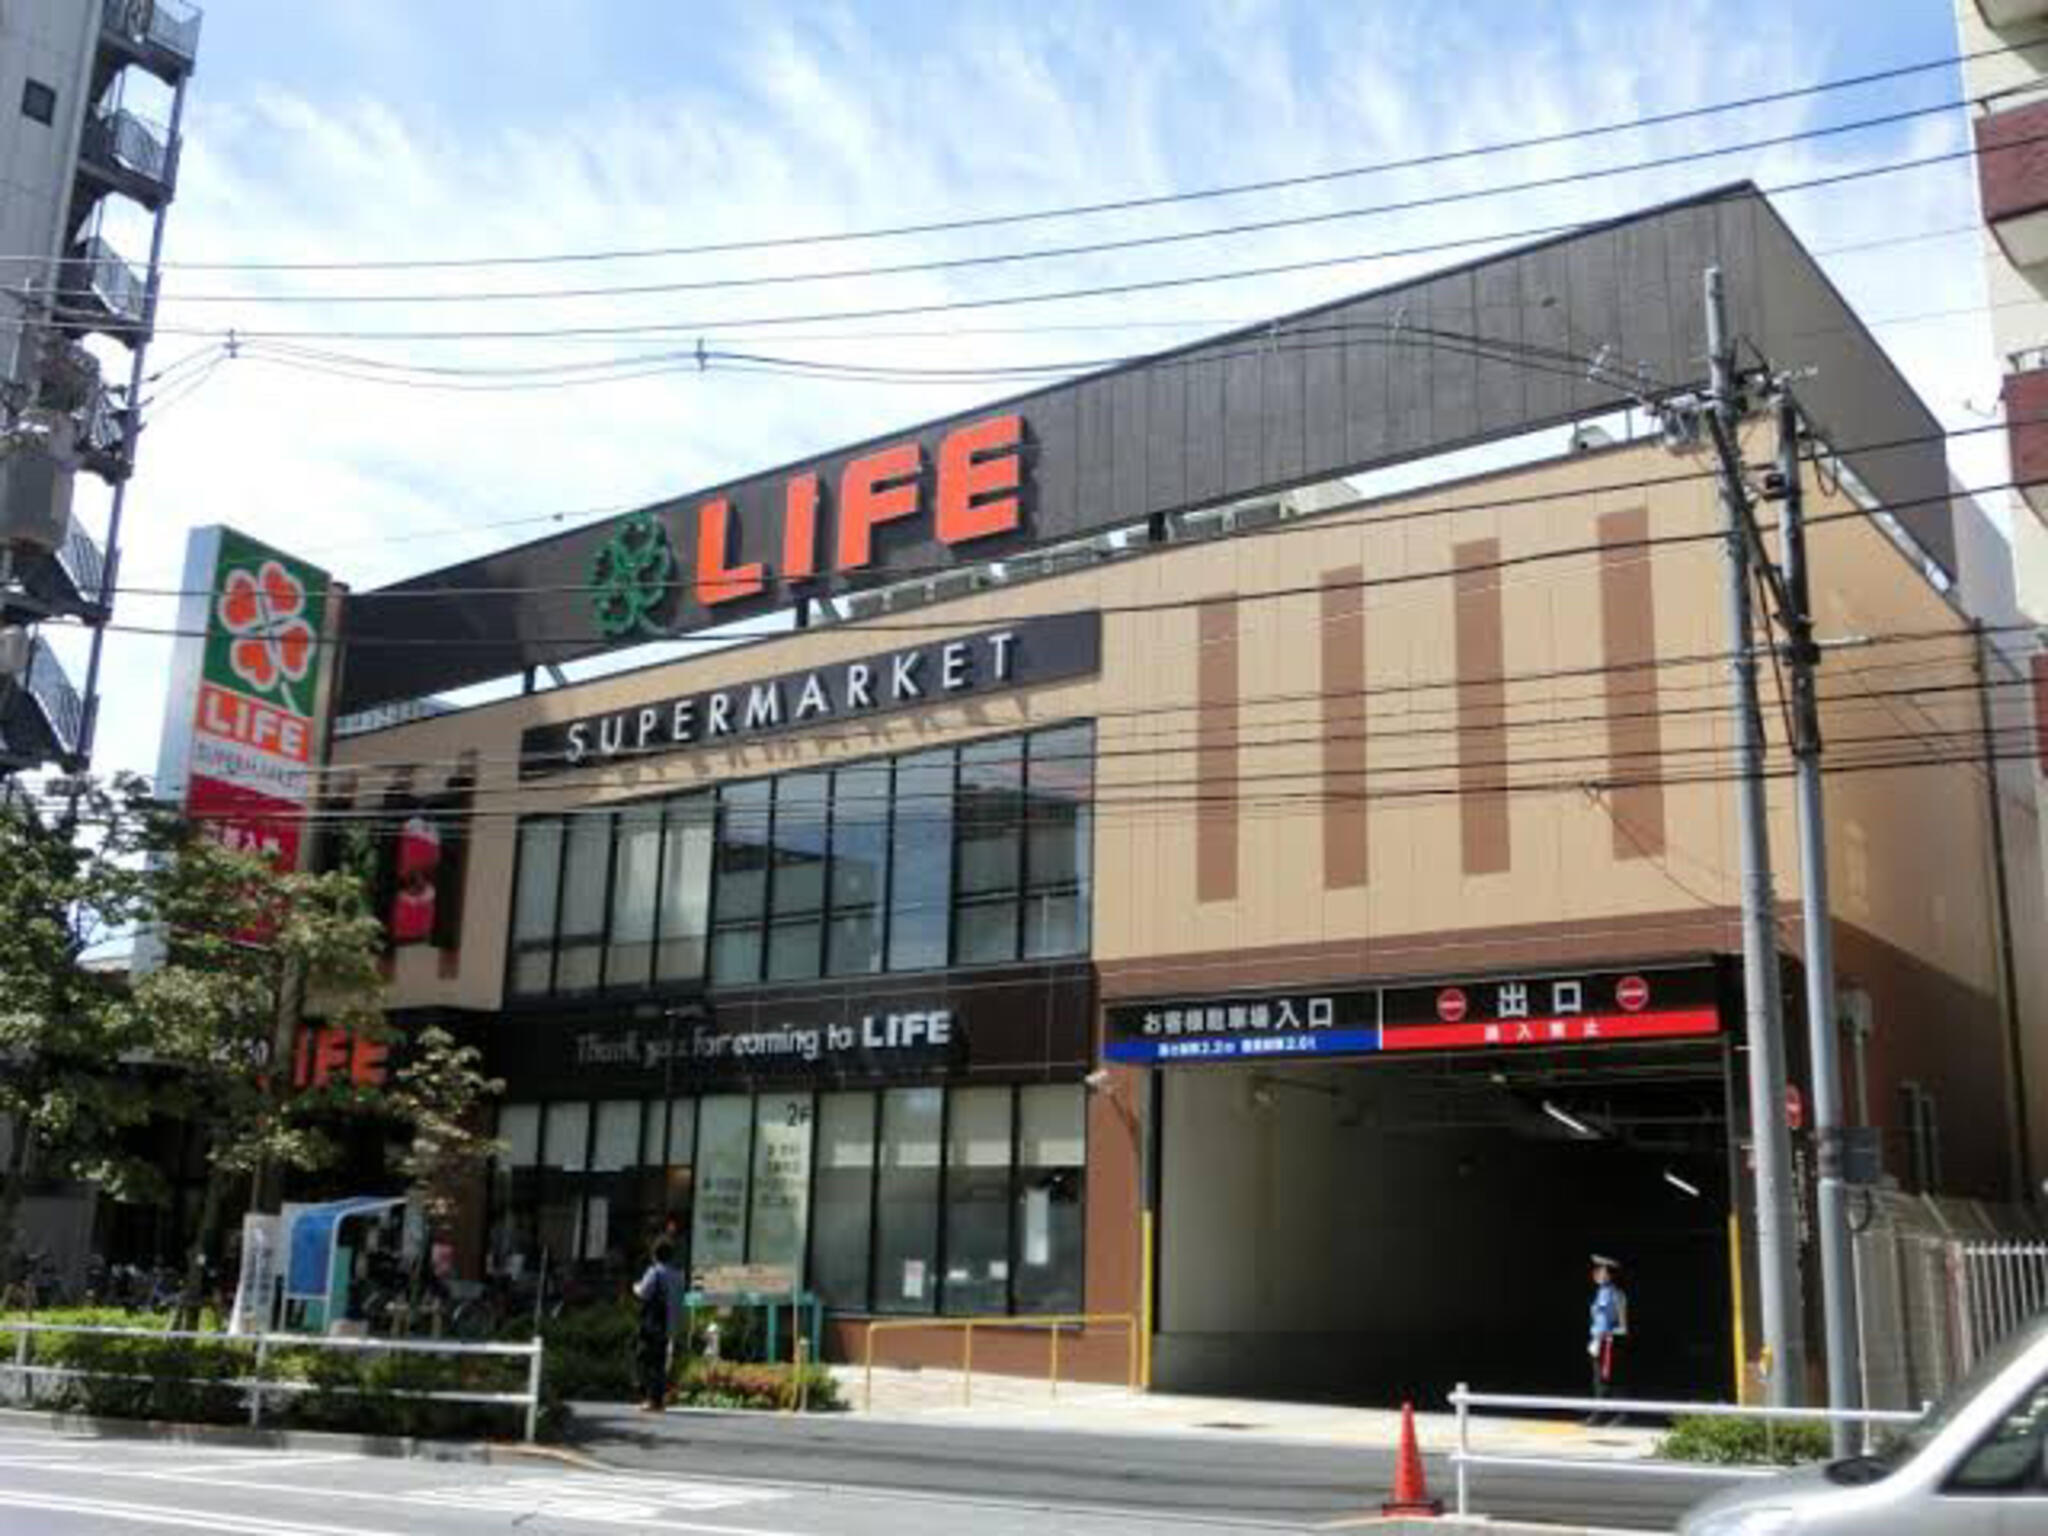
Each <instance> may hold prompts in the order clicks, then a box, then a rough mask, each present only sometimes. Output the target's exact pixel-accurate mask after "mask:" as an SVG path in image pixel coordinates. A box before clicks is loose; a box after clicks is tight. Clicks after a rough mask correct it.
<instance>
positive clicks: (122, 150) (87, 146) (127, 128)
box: [80, 107, 174, 195]
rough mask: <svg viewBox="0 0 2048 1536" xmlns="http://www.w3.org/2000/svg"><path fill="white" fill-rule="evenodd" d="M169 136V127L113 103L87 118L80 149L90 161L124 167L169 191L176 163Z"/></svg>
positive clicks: (121, 169) (109, 166)
mask: <svg viewBox="0 0 2048 1536" xmlns="http://www.w3.org/2000/svg"><path fill="white" fill-rule="evenodd" d="M170 137H171V136H170V133H169V131H168V130H167V129H165V128H162V127H160V126H159V125H157V124H155V123H152V122H149V121H147V120H146V119H144V118H140V117H137V116H136V115H135V114H134V113H133V112H130V111H129V110H128V109H127V108H126V107H114V108H112V109H110V110H105V111H99V112H95V113H93V115H92V116H90V117H88V118H87V119H86V120H85V137H84V141H83V143H82V145H81V146H80V153H81V155H82V156H83V158H85V159H86V160H88V161H90V162H96V163H97V164H99V165H102V166H105V167H108V168H109V169H112V170H114V171H124V172H126V173H127V174H128V175H129V176H131V177H135V178H137V179H139V180H141V181H143V182H146V183H148V184H149V185H150V186H151V187H152V188H154V189H155V190H157V191H158V192H159V193H160V194H162V195H168V194H169V192H170V190H171V174H172V167H173V164H174V161H173V157H172V155H171V148H170Z"/></svg>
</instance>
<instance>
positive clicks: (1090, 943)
mask: <svg viewBox="0 0 2048 1536" xmlns="http://www.w3.org/2000/svg"><path fill="white" fill-rule="evenodd" d="M1058 734H1072V735H1075V736H1076V737H1078V738H1079V739H1080V741H1081V742H1082V743H1084V744H1085V747H1086V752H1085V754H1084V755H1085V758H1086V763H1085V767H1086V774H1085V783H1084V785H1083V786H1082V787H1081V788H1079V789H1078V790H1077V791H1076V792H1075V793H1074V794H1073V796H1072V798H1071V800H1065V799H1063V800H1062V802H1061V803H1062V805H1070V806H1071V809H1072V814H1071V816H1070V817H1066V816H1065V813H1064V812H1062V818H1063V819H1062V820H1060V821H1059V823H1058V824H1062V825H1065V826H1067V827H1069V828H1070V832H1071V839H1072V841H1073V843H1074V849H1073V866H1074V872H1073V874H1072V875H1071V876H1070V877H1063V878H1059V879H1044V878H1041V876H1040V875H1039V873H1038V872H1037V868H1036V866H1037V864H1038V860H1037V858H1035V857H1034V849H1033V843H1034V839H1035V834H1036V832H1037V831H1038V830H1039V828H1040V826H1041V825H1042V824H1043V823H1044V822H1045V821H1047V820H1053V819H1054V818H1052V817H1051V815H1050V813H1048V815H1047V816H1045V817H1041V815H1040V813H1039V810H1038V807H1037V803H1036V797H1035V795H1034V793H1033V785H1034V780H1035V779H1036V777H1037V773H1036V765H1037V764H1038V762H1039V761H1040V760H1041V759H1040V755H1039V753H1040V748H1039V746H1038V743H1039V741H1040V740H1041V738H1044V737H1047V736H1053V735H1058ZM1095 741H1096V722H1095V720H1094V719H1093V718H1092V717H1088V716H1078V717H1071V718H1068V719H1064V720H1058V721H1053V722H1049V723H1046V724H1043V725H1036V726H1033V727H1031V728H1030V729H1026V730H1009V731H1002V732H996V733H992V734H988V735H982V736H972V737H968V738H965V739H964V740H959V741H949V742H941V743H937V744H934V745H930V746H915V745H913V746H910V747H909V749H908V750H899V751H895V752H887V753H875V754H872V755H869V756H864V757H854V758H848V759H845V760H841V761H835V762H830V763H822V764H814V765H807V766H803V767H798V768H793V769H791V770H789V771H788V772H785V773H779V774H763V775H756V776H752V777H739V778H732V779H727V780H722V781H720V782H718V783H715V784H712V785H708V786H703V787H695V788H689V789H684V790H679V791H671V792H669V793H666V794H662V795H654V796H645V797H642V798H639V799H635V800H625V801H619V802H615V803H603V804H600V805H594V806H588V807H581V808H576V809H570V810H558V811H552V812H548V813H544V814H542V815H538V816H529V817H522V818H521V819H520V821H519V822H518V824H517V828H516V831H515V853H514V860H513V873H512V903H511V905H512V912H511V914H510V919H511V920H510V921H509V922H508V939H507V944H506V959H505V972H504V978H503V996H504V998H505V1000H506V1003H507V1004H508V1005H513V1006H529V1005H532V1004H536V1003H543V1002H547V1001H550V1000H574V1001H579V1002H580V1001H586V1000H597V999H616V998H632V997H659V996H663V995H672V994H677V993H682V994H701V993H711V992H743V991H746V990H748V989H752V988H759V987H778V986H780V987H789V986H805V985H810V984H814V983H829V982H834V981H838V982H846V981H852V980H857V979H860V978H869V977H884V976H912V975H917V974H920V973H929V972H934V971H946V970H954V969H963V970H981V969H993V968H997V967H1002V966H1012V965H1019V964H1026V965H1029V964H1052V963H1058V962H1061V961H1070V960H1085V959H1086V958H1087V957H1088V956H1089V955H1090V954H1091V953H1092V952H1093V948H1094V933H1095V923H1094V910H1093V907H1094V892H1095V878H1094V875H1095V867H1094V866H1095V860H1094V848H1093V838H1094V832H1095V824H1096V818H1095V815H1094V807H1095V789H1096V785H1095V760H1094V751H1095ZM941 753H943V754H945V760H944V762H943V764H942V763H940V762H939V761H937V760H936V759H937V758H938V756H939V754H941ZM977 754H980V755H983V756H988V757H989V759H990V762H991V763H992V764H994V765H995V766H997V767H1002V766H1005V765H1006V764H1008V763H1009V762H1010V761H1011V759H1010V757H1009V756H1006V755H1005V754H1014V767H1015V782H1014V785H1013V786H1011V787H1010V789H1009V790H1008V793H1009V794H1010V795H1011V797H1012V798H1013V800H1014V802H1015V811H1016V821H1017V825H1016V826H1015V827H1013V828H1011V829H1009V830H1010V835H1011V837H1012V839H1013V854H1014V860H1015V881H1014V884H1011V885H1007V886H1004V887H1002V888H1000V889H997V888H990V889H988V890H985V891H982V890H977V891H973V892H968V891H966V890H964V889H963V883H964V882H963V873H964V871H963V865H964V861H963V859H962V857H961V851H962V840H963V833H964V832H971V831H972V826H971V819H970V818H968V817H966V816H963V814H962V800H961V796H962V793H963V787H962V786H963V783H964V782H965V781H966V780H967V779H968V778H970V777H971V776H972V775H973V771H974V768H975V766H976V765H975V763H974V758H975V756H976V755H977ZM921 760H922V761H921ZM907 763H909V764H916V765H917V767H918V768H919V769H920V770H921V772H920V773H919V775H918V777H919V778H925V777H929V779H930V783H929V785H928V786H926V785H918V784H915V783H913V786H912V787H911V792H914V793H918V794H920V795H925V794H929V795H931V796H934V797H937V796H940V795H941V794H943V798H944V801H945V804H944V806H943V810H942V811H941V810H940V808H939V807H936V806H935V807H933V808H932V810H933V814H932V815H930V816H928V817H927V816H923V815H906V814H905V813H904V811H903V804H904V798H905V794H906V785H905V782H904V780H905V774H904V765H905V764H907ZM850 774H863V775H872V776H873V777H874V778H875V781H876V785H877V788H878V789H879V791H880V793H881V795H882V798H883V804H882V806H881V807H880V814H879V815H878V816H877V817H876V818H875V819H874V820H873V821H872V822H868V820H867V818H865V817H863V818H861V821H862V824H863V826H865V827H868V828H869V829H871V830H872V832H873V833H874V836H875V837H876V839H877V850H876V855H875V857H876V860H877V863H876V874H877V880H876V886H875V891H874V896H873V900H872V901H862V902H845V901H842V900H841V897H840V893H839V892H838V891H837V890H836V889H835V877H836V874H837V864H838V860H839V848H838V842H839V836H840V828H841V825H842V821H843V820H844V817H843V815H842V810H843V808H842V806H841V803H840V795H839V785H840V783H841V781H842V779H843V778H845V777H846V776H848V775H850ZM800 776H811V777H815V778H818V779H821V780H822V781H823V784H824V792H823V794H822V796H820V797H819V798H818V799H817V801H816V811H817V814H818V816H819V819H820V821H819V827H818V832H817V836H816V838H815V839H814V841H815V842H816V843H817V845H818V848H819V849H820V850H821V852H820V862H821V864H822V869H821V871H820V873H819V887H820V888H819V891H818V901H817V905H816V906H815V908H809V909H806V910H805V911H803V912H801V913H795V912H792V913H780V912H778V910H777V899H778V887H779V886H780V884H781V858H782V855H781V851H780V848H779V845H778V842H777V839H778V837H779V835H780V833H781V824H782V817H783V811H784V805H783V802H784V795H783V788H784V786H785V785H786V784H787V783H788V782H790V781H791V780H792V779H794V778H797V777H800ZM941 779H943V782H944V789H943V791H941V789H940V785H939V781H940V780H941ZM736 797H744V799H745V800H751V799H753V798H754V797H759V800H760V804H759V805H758V806H755V805H752V804H747V803H741V804H738V805H735V804H733V803H732V802H733V800H734V799H735V798H736ZM806 804H807V809H806V810H805V812H804V814H806V815H809V814H810V813H811V812H810V809H809V808H808V804H809V803H808V802H807V803H806ZM706 810H708V813H709V814H708V816H706V815H705V814H704V812H705V811H706ZM756 815H759V816H760V818H761V825H760V827H759V829H758V842H759V843H760V848H761V857H762V860H763V868H762V869H761V871H760V877H761V885H760V903H759V905H760V911H759V913H758V914H757V915H756V914H752V913H751V912H750V914H749V915H748V916H746V917H738V918H736V917H732V916H730V915H729V914H726V913H724V912H723V911H722V908H723V906H724V904H723V903H722V902H721V901H720V899H719V897H720V891H719V886H720V883H721V879H722V878H724V876H725V871H726V868H727V859H726V857H725V855H726V852H727V847H728V840H729V835H730V834H729V829H730V828H731V827H732V826H733V825H734V824H735V818H737V817H743V818H749V819H751V818H753V817H754V816H756ZM700 818H701V822H700ZM927 822H929V823H936V825H931V826H929V828H928V830H929V831H931V832H935V833H936V832H938V831H939V830H940V827H941V826H942V827H943V841H944V844H945V849H944V852H945V857H946V860H947V868H946V871H945V891H944V895H943V897H939V896H938V895H937V893H936V892H933V893H932V894H933V897H934V899H933V900H932V901H930V902H919V903H914V904H913V906H912V907H911V908H910V909H909V910H907V911H899V910H898V908H899V906H900V905H902V903H903V901H904V899H905V891H904V884H905V882H904V878H903V876H904V870H905V869H906V868H907V867H908V866H907V864H906V862H905V860H906V856H907V855H908V853H909V851H910V850H908V849H906V848H905V847H904V846H902V838H903V837H904V836H905V835H906V834H907V833H909V834H913V835H914V833H915V831H916V830H917V828H918V826H919V824H920V823H927ZM590 823H601V824H602V826H603V828H604V850H603V869H602V872H601V876H600V878H601V882H602V884H601V891H602V902H601V907H602V911H601V915H600V918H599V926H598V927H597V928H596V929H595V930H592V931H579V932H577V933H575V934H573V935H568V936H567V938H568V939H569V940H571V941H573V948H574V949H575V950H576V952H577V953H576V956H575V957H574V958H576V959H577V961H578V963H579V964H580V963H582V954H581V952H582V950H583V949H584V947H586V946H589V947H591V948H593V949H594V950H595V955H596V967H595V968H596V980H595V982H594V983H593V984H592V985H591V986H589V987H578V988H576V989H574V990H573V991H571V990H565V988H564V986H563V949H564V944H565V933H564V927H563V923H564V915H565V909H566V905H567V897H568V894H569V893H568V891H567V889H566V886H567V882H568V878H569V874H570V868H571V854H572V852H573V851H575V845H576V843H577V838H578V833H579V830H580V829H581V828H583V827H584V826H586V825H588V824H590ZM698 824H702V825H705V826H706V827H707V828H708V830H707V832H706V834H705V835H706V855H705V857H706V864H707V867H706V870H705V878H704V893H703V932H702V934H701V935H699V936H697V937H696V939H695V942H698V943H700V944H701V946H702V960H701V965H700V966H699V968H698V970H697V972H696V974H694V975H688V976H681V975H679V976H663V975H662V974H661V972H662V968H663V951H664V949H665V948H666V947H667V946H669V945H670V944H672V943H674V944H686V943H690V942H692V937H691V935H689V934H688V933H687V932H686V931H682V930H677V931H674V932H672V931H671V928H670V923H669V919H670V918H672V917H675V916H679V915H681V914H682V913H684V912H685V911H687V907H688V903H687V902H680V901H671V899H670V897H671V893H670V891H669V890H668V884H669V882H670V880H671V879H672V878H678V877H679V871H678V868H677V859H678V858H684V859H686V860H687V859H688V854H687V852H686V849H687V845H688V842H689V840H690V839H691V837H692V835H693V832H692V828H693V826H695V825H698ZM545 827H552V828H553V829H554V830H553V833H552V835H553V837H554V839H555V848H554V871H553V879H552V890H551V900H550V907H549V918H550V928H551V932H550V934H549V936H548V938H546V939H545V940H542V939H538V938H529V939H520V938H518V937H517V936H516V934H517V917H518V902H519V890H520V885H521V881H522V879H523V878H524V877H525V875H526V872H527V870H528V868H529V863H528V861H529V859H530V857H531V854H532V846H531V845H532V843H533V842H534V841H535V840H536V838H537V837H538V834H539V829H541V828H545ZM628 834H631V835H634V836H642V835H651V836H652V837H653V839H654V851H653V864H654V908H653V922H652V928H651V931H650V934H649V936H648V937H647V939H646V945H647V948H648V951H649V953H648V957H647V963H646V965H645V966H644V967H642V966H639V965H634V966H632V967H630V970H631V974H630V975H621V974H620V971H621V968H620V967H619V966H617V965H615V963H614V958H613V950H614V948H615V947H616V946H617V944H618V943H619V940H618V938H617V935H616V933H615V930H616V928H617V926H618V914H619V909H620V901H619V895H620V893H619V891H618V882H619V879H620V871H621V867H622V865H621V859H622V853H623V849H624V838H625V837H626V836H627V835H628ZM672 844H674V845H675V846H672ZM1058 901H1066V902H1071V903H1073V905H1074V918H1073V938H1074V939H1075V941H1076V942H1074V943H1072V944H1071V945H1070V946H1069V947H1066V948H1064V949H1040V950H1037V951H1034V948H1033V935H1034V932H1038V931H1040V930H1045V931H1049V927H1048V925H1046V924H1044V923H1042V922H1040V923H1035V922H1034V913H1037V912H1038V911H1039V910H1040V908H1042V907H1044V906H1045V905H1046V904H1047V903H1050V902H1058ZM750 905H751V904H750ZM941 907H942V910H940V909H941ZM928 908H929V909H930V910H929V911H928V910H927V909H928ZM995 908H1004V909H1006V910H1007V912H1008V914H1009V925H1008V926H1009V938H1010V942H1009V943H1008V944H1007V945H1002V946H997V947H996V949H992V950H991V951H990V952H989V953H988V954H987V955H986V956H980V957H972V958H968V957H964V956H963V950H962V944H961V936H962V933H963V932H964V931H965V929H964V924H963V922H962V918H963V916H965V915H967V914H968V913H970V912H974V911H979V910H984V909H995ZM932 912H938V917H937V919H936V920H937V921H938V922H940V923H941V924H942V925H943V930H944V931H943V933H941V934H935V935H931V936H930V937H931V939H932V941H933V942H932V944H930V945H927V946H926V948H927V949H928V950H930V953H921V954H917V955H910V956H898V955H897V954H896V953H895V951H896V949H897V947H898V941H899V939H901V938H902V937H903V936H904V935H903V932H902V929H903V925H904V921H905V920H906V918H916V919H917V920H919V921H923V920H925V919H927V918H930V917H931V915H932ZM842 918H844V919H864V920H865V921H867V922H868V923H869V924H870V925H871V927H872V930H873V934H872V945H871V948H872V953H873V956H874V964H873V965H872V966H871V967H867V968H862V969H853V968H845V969H842V968H840V967H839V966H838V965H836V964H835V961H836V960H837V958H838V957H837V956H836V955H835V951H834V932H835V929H836V927H837V925H838V923H839V922H840V920H841V919H842ZM794 925H802V926H806V927H808V926H812V925H815V928H816V943H815V948H816V951H817V953H816V955H815V957H814V959H815V964H814V965H809V966H806V967H804V968H803V970H802V973H801V974H795V973H792V974H786V975H781V976H777V975H775V974H774V973H773V955H774V952H775V935H776V932H777V930H778V929H779V928H785V927H789V926H794ZM741 933H747V934H750V935H751V937H752V940H753V942H754V946H755V953H754V955H753V956H752V963H751V964H750V965H748V966H746V967H744V968H743V970H742V971H741V972H740V973H738V974H733V975H730V976H726V977H721V976H720V975H719V974H718V971H717V956H718V952H719V947H720V942H721V940H722V939H725V938H727V936H729V935H735V934H741ZM629 942H633V943H638V942H640V941H639V940H632V941H629ZM544 949H545V950H546V952H547V965H546V972H547V976H546V982H545V985H544V986H537V987H534V988H531V989H520V988H518V987H516V986H515V979H516V976H517V973H518V971H519V968H520V966H521V964H522V962H525V963H528V964H531V963H532V961H533V959H534V957H536V956H538V955H539V954H540V953H541V951H542V950H544ZM868 949H869V946H867V945H863V946H862V950H863V953H865V952H867V951H868ZM997 949H999V950H1000V951H1001V952H1000V953H998V952H996V951H997Z"/></svg>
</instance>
